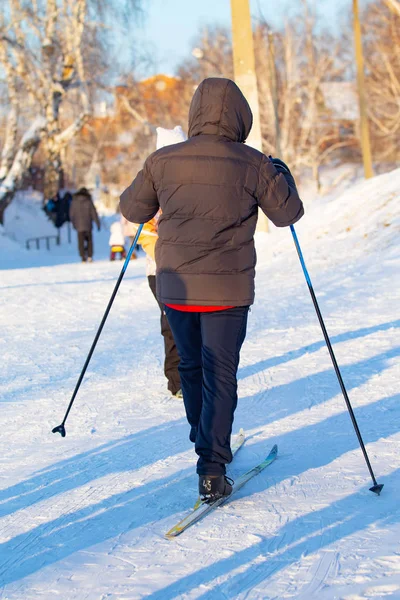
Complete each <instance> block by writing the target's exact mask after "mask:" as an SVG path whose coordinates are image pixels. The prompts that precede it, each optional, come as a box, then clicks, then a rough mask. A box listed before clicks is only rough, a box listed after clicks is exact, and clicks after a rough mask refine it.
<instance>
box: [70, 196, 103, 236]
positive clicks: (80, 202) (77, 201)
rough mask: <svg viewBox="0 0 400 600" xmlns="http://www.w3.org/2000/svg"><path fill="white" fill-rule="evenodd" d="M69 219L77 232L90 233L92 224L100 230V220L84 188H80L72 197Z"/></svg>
mask: <svg viewBox="0 0 400 600" xmlns="http://www.w3.org/2000/svg"><path fill="white" fill-rule="evenodd" d="M69 218H70V221H71V223H72V225H73V226H74V228H75V229H76V231H78V232H83V231H92V222H93V221H94V222H95V223H96V225H97V228H98V229H100V220H99V216H98V214H97V211H96V209H95V206H94V204H93V201H92V197H91V195H90V194H89V192H88V191H87V189H86V188H81V189H80V190H78V191H77V192H76V194H74V195H73V198H72V202H71V207H70V209H69Z"/></svg>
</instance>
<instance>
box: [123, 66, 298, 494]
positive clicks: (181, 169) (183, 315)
mask: <svg viewBox="0 0 400 600" xmlns="http://www.w3.org/2000/svg"><path fill="white" fill-rule="evenodd" d="M251 126H252V113H251V110H250V107H249V105H248V103H247V100H246V99H245V97H244V96H243V94H242V92H241V91H240V89H239V88H238V87H237V85H236V84H235V83H234V82H233V81H230V80H229V79H224V78H209V79H205V80H204V81H203V82H202V83H201V84H200V86H199V87H198V88H197V90H196V92H195V94H194V96H193V99H192V102H191V105H190V110H189V139H188V141H186V142H183V143H180V144H174V145H173V146H169V147H167V148H162V149H161V150H157V151H156V152H155V153H153V154H152V155H150V156H149V157H148V159H147V160H146V162H145V164H144V168H143V170H142V171H140V172H139V173H138V175H137V177H136V178H135V179H134V181H133V182H132V184H131V185H130V186H129V187H128V188H127V189H126V190H125V191H124V192H123V194H122V196H121V204H120V206H121V212H122V214H123V215H124V216H125V217H126V218H127V219H128V220H129V221H134V222H138V223H145V222H147V221H149V220H150V219H152V218H153V217H154V215H156V214H157V212H158V210H159V208H160V207H161V210H162V215H161V217H160V220H159V223H158V235H159V239H158V242H157V246H156V263H157V276H156V280H157V297H158V300H159V301H160V302H162V303H163V304H164V305H165V310H166V314H167V317H168V321H169V324H170V326H171V329H172V332H173V334H174V338H175V341H176V344H177V347H178V352H179V356H180V365H179V372H180V376H181V383H182V391H183V399H184V404H185V409H186V415H187V419H188V421H189V424H190V426H191V429H190V436H189V437H190V439H191V441H193V442H194V443H195V450H196V453H197V454H198V456H199V459H198V462H197V473H198V475H199V493H200V496H201V497H202V499H203V500H206V501H213V500H215V499H217V498H219V497H221V496H226V495H229V494H230V493H231V491H232V487H231V484H230V483H229V481H228V480H227V478H226V476H225V466H226V464H227V463H229V462H230V461H231V460H232V452H231V447H230V436H231V431H232V423H233V416H234V411H235V408H236V404H237V368H238V364H239V353H240V349H241V346H242V343H243V341H244V338H245V334H246V325H247V315H248V311H249V307H250V305H251V304H252V303H253V301H254V276H255V263H256V255H255V248H254V239H253V238H254V232H255V228H256V223H257V213H258V208H259V207H260V208H261V210H262V211H263V212H264V213H265V214H266V215H267V217H269V219H270V220H271V221H272V222H273V223H274V224H275V225H276V226H278V227H284V226H288V225H291V224H293V223H296V221H298V220H299V219H300V218H301V217H302V216H303V214H304V210H303V205H302V202H301V200H300V198H299V195H298V193H297V189H296V184H295V182H294V179H293V177H292V175H291V173H290V171H289V169H288V168H287V166H286V165H285V163H283V162H282V161H280V160H277V159H272V158H268V157H267V156H265V155H264V154H262V153H261V152H259V151H257V150H255V149H254V148H251V147H249V146H246V145H245V144H244V142H245V140H246V138H247V137H248V135H249V132H250V129H251Z"/></svg>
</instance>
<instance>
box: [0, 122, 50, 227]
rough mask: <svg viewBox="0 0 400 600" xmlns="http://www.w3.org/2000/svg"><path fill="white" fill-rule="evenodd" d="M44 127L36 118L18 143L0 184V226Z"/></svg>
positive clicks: (29, 163) (44, 123) (44, 124)
mask: <svg viewBox="0 0 400 600" xmlns="http://www.w3.org/2000/svg"><path fill="white" fill-rule="evenodd" d="M45 126H46V121H45V119H43V118H41V117H39V118H37V119H36V120H35V121H34V122H33V123H32V125H31V127H30V128H29V129H28V131H27V132H26V133H25V135H24V137H23V138H22V140H21V141H20V143H19V148H18V151H17V153H16V155H15V158H14V160H13V164H12V167H11V169H10V170H9V171H8V173H7V176H6V177H5V179H4V180H3V181H2V182H1V184H0V224H1V225H3V221H4V211H5V209H6V208H7V206H8V205H9V204H10V203H11V202H12V200H13V198H14V196H15V192H16V191H17V190H18V188H19V187H20V186H21V183H22V181H23V177H24V174H25V173H26V171H27V170H28V169H29V167H30V166H31V164H32V158H33V155H34V154H35V152H36V150H37V148H38V146H39V144H40V141H41V136H42V132H43V130H44V128H45Z"/></svg>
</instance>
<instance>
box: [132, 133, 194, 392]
mask: <svg viewBox="0 0 400 600" xmlns="http://www.w3.org/2000/svg"><path fill="white" fill-rule="evenodd" d="M185 140H186V136H185V134H184V132H183V130H182V127H180V126H179V125H177V126H176V127H174V129H164V128H163V127H157V150H159V149H160V148H164V146H170V145H171V144H176V143H178V142H184V141H185ZM158 218H159V213H158V214H157V215H156V216H155V217H154V218H153V219H151V221H149V222H148V223H146V225H145V226H144V227H143V230H142V233H141V235H140V238H139V244H140V245H141V246H142V248H143V250H144V251H145V253H146V273H147V280H148V282H149V286H150V289H151V291H152V293H153V296H154V298H155V299H156V301H157V303H158V305H159V307H160V311H161V321H160V324H161V334H162V336H163V338H164V353H165V354H164V356H165V358H164V373H165V377H166V378H167V381H168V390H169V391H170V392H171V394H172V395H173V396H174V397H175V398H178V399H181V398H182V389H181V379H180V376H179V370H178V366H179V355H178V351H177V349H176V344H175V340H174V336H173V335H172V331H171V327H170V326H169V323H168V319H167V317H166V314H165V309H164V306H163V305H162V304H161V303H160V302H159V301H158V300H157V295H156V262H155V246H156V242H157V238H158V234H157V223H158ZM130 226H131V227H132V231H134V234H136V232H137V229H138V225H136V224H134V223H130Z"/></svg>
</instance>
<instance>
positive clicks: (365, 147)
mask: <svg viewBox="0 0 400 600" xmlns="http://www.w3.org/2000/svg"><path fill="white" fill-rule="evenodd" d="M353 14H354V43H355V51H356V63H357V86H358V99H359V105H360V137H361V149H362V155H363V162H364V174H365V178H366V179H369V178H370V177H373V176H374V171H373V168H372V156H371V144H370V140H369V129H368V118H367V103H366V99H365V81H364V57H363V50H362V39H361V25H360V15H359V9H358V0H353Z"/></svg>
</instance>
